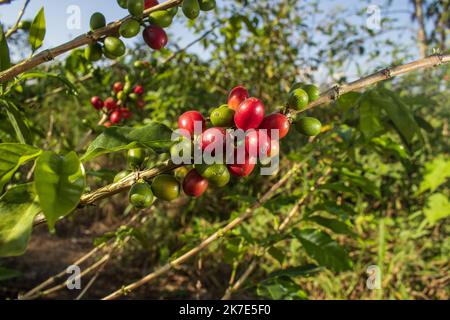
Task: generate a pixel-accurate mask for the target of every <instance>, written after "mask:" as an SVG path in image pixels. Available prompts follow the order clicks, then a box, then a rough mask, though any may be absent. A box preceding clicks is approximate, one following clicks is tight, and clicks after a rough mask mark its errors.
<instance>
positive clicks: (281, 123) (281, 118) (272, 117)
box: [259, 113, 291, 139]
mask: <svg viewBox="0 0 450 320" xmlns="http://www.w3.org/2000/svg"><path fill="white" fill-rule="evenodd" d="M290 126H291V124H290V123H289V119H288V117H286V116H285V115H284V114H281V113H272V114H269V115H268V116H266V117H265V118H264V119H263V121H262V122H261V124H260V125H259V129H266V130H267V135H268V136H269V137H271V132H270V130H272V129H278V138H279V139H282V138H284V137H285V136H286V135H287V134H288V132H289V128H290Z"/></svg>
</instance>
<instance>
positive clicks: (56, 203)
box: [34, 151, 86, 231]
mask: <svg viewBox="0 0 450 320" xmlns="http://www.w3.org/2000/svg"><path fill="white" fill-rule="evenodd" d="M34 183H35V186H36V192H37V194H38V196H39V203H40V204H41V207H42V211H43V212H44V215H45V217H46V218H47V222H48V226H49V229H50V230H51V231H53V230H54V226H55V222H56V221H57V220H58V219H59V218H61V217H64V216H65V215H67V214H68V213H70V212H71V211H72V210H74V209H75V208H76V207H77V205H78V203H79V202H80V197H81V195H82V194H83V191H84V188H85V185H86V179H85V173H84V168H83V165H82V164H81V162H80V160H79V159H78V156H77V154H76V153H75V152H70V153H68V154H66V155H65V156H60V155H57V154H56V153H54V152H51V151H46V152H44V153H42V154H41V155H40V157H39V158H38V160H37V161H36V168H35V171H34Z"/></svg>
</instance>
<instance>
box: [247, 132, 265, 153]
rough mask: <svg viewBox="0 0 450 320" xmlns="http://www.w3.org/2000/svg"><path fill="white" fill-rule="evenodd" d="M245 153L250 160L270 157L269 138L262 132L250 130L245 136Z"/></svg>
mask: <svg viewBox="0 0 450 320" xmlns="http://www.w3.org/2000/svg"><path fill="white" fill-rule="evenodd" d="M245 151H246V152H247V155H248V156H249V157H250V158H256V157H257V156H259V155H262V156H265V157H268V156H269V155H270V138H269V137H268V136H267V134H266V133H265V132H264V131H260V130H252V131H250V132H249V133H247V134H246V135H245Z"/></svg>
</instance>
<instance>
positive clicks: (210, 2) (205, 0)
mask: <svg viewBox="0 0 450 320" xmlns="http://www.w3.org/2000/svg"><path fill="white" fill-rule="evenodd" d="M198 2H199V5H200V10H202V11H210V10H214V9H215V8H216V0H198Z"/></svg>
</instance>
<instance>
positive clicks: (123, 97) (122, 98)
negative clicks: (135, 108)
mask: <svg viewBox="0 0 450 320" xmlns="http://www.w3.org/2000/svg"><path fill="white" fill-rule="evenodd" d="M126 99H127V95H126V94H125V92H123V91H119V92H117V100H120V101H125V100H126Z"/></svg>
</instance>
